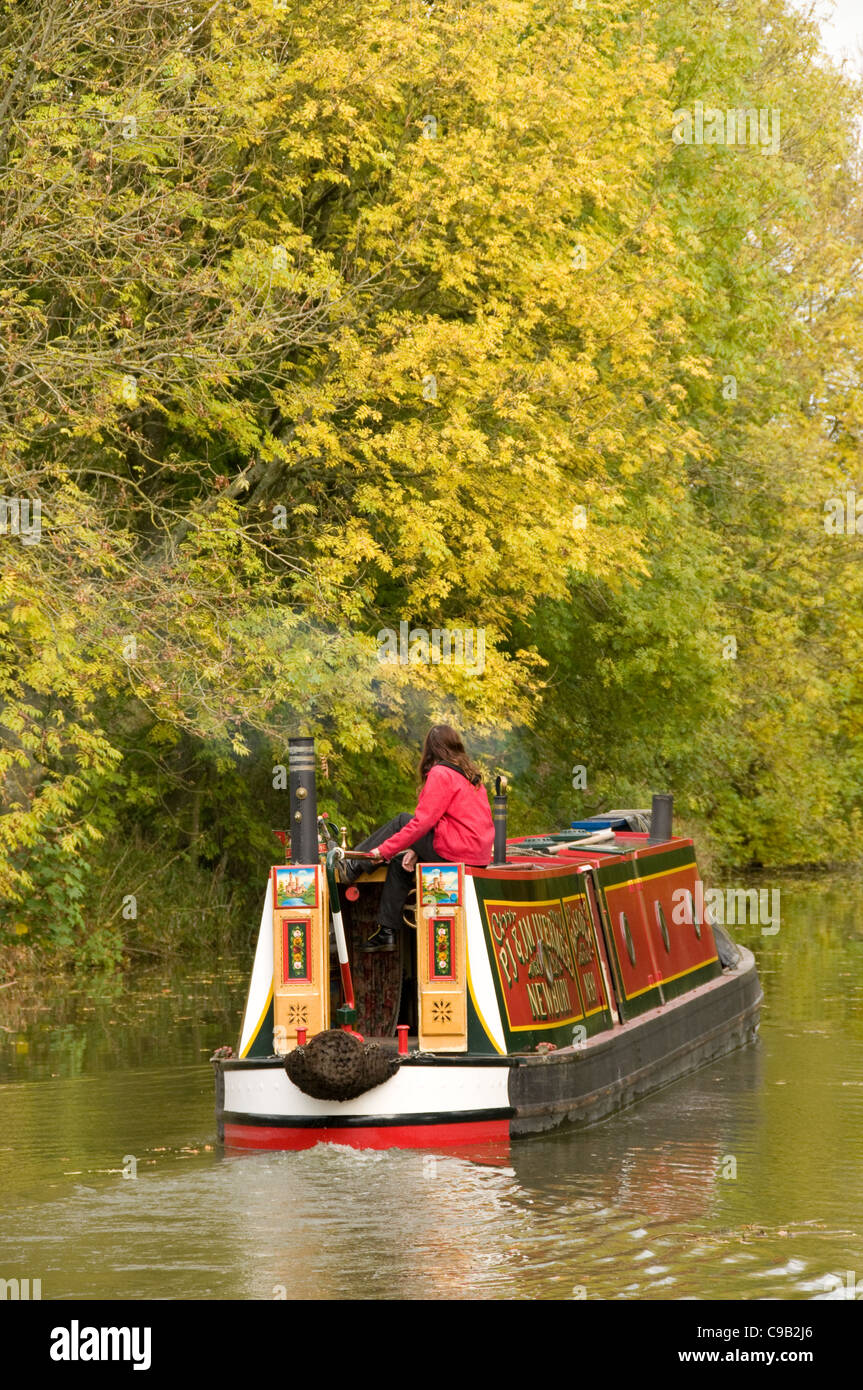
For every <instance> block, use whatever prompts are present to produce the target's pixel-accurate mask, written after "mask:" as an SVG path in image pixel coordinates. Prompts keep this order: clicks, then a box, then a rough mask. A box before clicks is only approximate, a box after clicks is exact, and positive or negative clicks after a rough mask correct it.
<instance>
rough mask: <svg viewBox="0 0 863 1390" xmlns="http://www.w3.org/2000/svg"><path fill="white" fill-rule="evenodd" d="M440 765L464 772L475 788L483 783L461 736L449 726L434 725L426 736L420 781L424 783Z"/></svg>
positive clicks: (421, 759) (480, 774)
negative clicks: (446, 764)
mask: <svg viewBox="0 0 863 1390" xmlns="http://www.w3.org/2000/svg"><path fill="white" fill-rule="evenodd" d="M438 763H448V764H449V766H450V767H457V768H458V770H459V772H463V773H464V775H465V777H466V778H467V780H468V781H469V782H472V783H473V785H474V786H475V787H477V786H479V784H480V782H481V781H482V773H481V772H480V770H479V768H478V767H477V765H476V763H475V762H472V761H471V759H470V758H469V757H468V755H467V752H466V751H465V746H464V744H463V743H462V741H461V735H460V734H458V733H456V731H455V729H453V728H452V727H451V725H449V724H433V725H432V727H431V728H430V729H429V731H428V733H427V734H426V741H425V743H424V744H423V752H422V757H421V758H420V781H421V782H424V781H425V780H426V778H427V777H428V775H429V773H430V772H431V770H432V768H433V767H436V766H437V764H438Z"/></svg>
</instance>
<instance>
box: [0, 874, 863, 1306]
mask: <svg viewBox="0 0 863 1390" xmlns="http://www.w3.org/2000/svg"><path fill="white" fill-rule="evenodd" d="M779 886H780V887H781V892H782V924H781V928H780V931H779V932H778V933H777V934H776V935H775V936H762V935H761V934H760V929H759V928H757V927H749V928H738V929H736V933H735V934H736V935H737V937H738V939H739V940H742V941H744V942H746V944H748V945H750V946H751V947H752V948H753V949H754V950H755V952H756V956H757V959H758V963H759V969H760V973H761V978H762V983H763V986H764V991H765V1006H764V1012H763V1016H762V1028H761V1040H760V1042H759V1043H758V1044H757V1045H756V1046H755V1047H752V1048H749V1049H748V1050H746V1051H744V1052H740V1053H737V1054H735V1055H733V1056H731V1057H729V1058H726V1059H724V1060H723V1061H722V1062H721V1063H718V1064H714V1065H712V1066H710V1067H708V1068H706V1069H705V1070H703V1071H701V1072H699V1073H697V1074H696V1075H695V1076H693V1077H690V1078H688V1079H687V1080H684V1081H682V1082H678V1083H677V1084H675V1085H674V1086H671V1087H669V1088H668V1089H666V1090H665V1091H663V1092H661V1093H660V1094H659V1095H657V1096H655V1097H654V1098H652V1099H651V1100H649V1101H646V1102H643V1103H642V1104H641V1105H639V1106H637V1107H635V1108H633V1109H632V1110H630V1111H628V1112H626V1113H625V1114H624V1115H622V1116H618V1117H617V1118H615V1119H613V1120H610V1121H607V1122H606V1123H604V1124H602V1125H599V1126H596V1127H595V1128H593V1129H591V1130H587V1131H583V1132H581V1133H579V1134H572V1135H558V1136H555V1137H552V1138H542V1139H531V1140H522V1141H520V1142H519V1143H518V1144H516V1145H514V1146H513V1147H512V1150H511V1153H510V1155H509V1157H508V1158H506V1159H505V1160H504V1161H500V1160H498V1161H496V1162H487V1163H477V1162H472V1161H468V1160H466V1159H462V1158H455V1157H446V1156H435V1155H432V1154H422V1153H411V1152H396V1151H389V1152H382V1153H377V1152H361V1151H355V1150H351V1149H346V1148H341V1147H319V1148H316V1149H312V1150H308V1151H306V1152H303V1153H299V1154H250V1155H247V1154H243V1155H227V1156H226V1155H225V1154H224V1153H222V1152H221V1151H220V1149H219V1146H218V1144H217V1142H216V1138H215V1125H214V1119H213V1093H212V1076H211V1069H210V1067H209V1066H208V1064H207V1060H206V1059H207V1057H208V1056H209V1054H210V1052H211V1051H212V1050H213V1049H214V1048H215V1047H217V1046H218V1045H219V1044H221V1043H224V1042H232V1043H234V1044H236V1035H237V1032H238V1027H239V1018H240V1013H241V1010H242V1006H243V1002H244V998H245V989H246V982H247V981H246V965H247V963H246V962H245V961H243V962H237V961H221V962H216V963H215V964H214V965H213V966H212V967H211V968H210V970H209V971H208V972H207V973H206V974H203V973H201V972H197V973H191V972H187V973H185V974H173V975H171V976H170V977H169V976H167V975H160V974H157V973H153V972H149V973H148V974H147V975H145V976H138V977H136V978H133V979H127V980H125V981H123V983H122V986H121V987H120V988H119V989H116V990H115V991H114V992H113V993H109V994H107V995H106V994H105V993H102V994H99V993H94V992H89V993H88V992H87V991H86V990H81V991H79V992H70V991H69V990H67V989H60V988H58V987H55V988H53V989H52V990H51V991H46V993H45V994H44V995H43V996H42V997H41V998H39V999H38V1000H35V1001H34V1000H27V999H25V998H22V997H21V996H20V994H19V991H18V990H17V987H15V986H12V987H10V988H6V989H4V990H2V991H0V1027H2V1029H3V1031H2V1032H0V1212H2V1217H0V1278H7V1279H9V1278H15V1277H17V1278H20V1279H24V1278H29V1279H31V1280H32V1279H41V1281H42V1297H43V1299H49V1298H59V1299H64V1298H76V1297H77V1298H116V1299H135V1298H169V1299H173V1298H179V1299H184V1298H190V1299H201V1298H267V1299H269V1298H273V1297H278V1296H281V1295H282V1294H283V1293H284V1294H287V1296H288V1297H299V1298H304V1299H313V1298H344V1297H350V1298H355V1297H367V1298H387V1297H392V1296H398V1297H407V1298H442V1299H449V1298H465V1297H466V1298H543V1299H545V1298H555V1299H571V1298H573V1297H581V1296H585V1297H587V1298H588V1299H591V1298H645V1299H666V1298H671V1299H680V1298H690V1299H691V1298H722V1299H757V1298H792V1299H810V1298H824V1297H838V1296H840V1293H841V1291H840V1290H839V1289H838V1288H836V1281H835V1280H831V1278H830V1276H831V1275H833V1274H836V1275H839V1276H841V1279H842V1281H843V1283H844V1284H846V1285H847V1277H846V1272H847V1271H852V1272H854V1279H855V1280H856V1279H860V1280H861V1284H860V1289H861V1293H863V1176H861V1165H860V1160H859V1154H860V1151H861V1145H863V882H861V881H860V880H859V879H831V880H820V881H818V882H817V883H816V884H815V886H812V885H811V884H808V883H805V882H802V881H800V882H786V881H779ZM16 996H17V997H16ZM131 1160H134V1162H132V1161H131ZM124 1169H125V1171H126V1172H127V1173H131V1172H132V1171H133V1170H134V1171H135V1173H136V1176H134V1177H127V1176H124Z"/></svg>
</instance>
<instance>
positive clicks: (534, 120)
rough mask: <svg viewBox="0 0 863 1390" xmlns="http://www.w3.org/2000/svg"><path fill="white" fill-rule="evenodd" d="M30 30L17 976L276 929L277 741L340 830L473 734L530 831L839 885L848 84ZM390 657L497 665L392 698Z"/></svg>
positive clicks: (2, 228) (613, 20)
mask: <svg viewBox="0 0 863 1390" xmlns="http://www.w3.org/2000/svg"><path fill="white" fill-rule="evenodd" d="M0 16H2V26H3V38H2V50H0V76H2V81H0V92H2V93H3V95H2V97H0V323H2V334H0V350H2V354H3V371H2V379H0V486H2V495H3V497H4V498H5V499H6V502H7V505H6V509H5V511H4V528H3V534H0V561H2V577H0V734H2V748H0V922H2V926H0V943H2V942H5V943H6V944H7V945H10V944H12V945H18V946H20V945H22V944H23V943H26V944H28V945H29V944H30V943H32V944H33V946H34V947H35V948H37V949H41V950H43V951H45V952H47V953H53V954H54V955H58V956H60V957H62V958H64V959H65V958H69V959H75V960H79V961H84V962H87V963H91V964H102V965H109V966H110V965H113V964H117V963H120V962H122V961H124V960H126V959H134V958H135V956H136V954H139V955H146V954H147V953H153V954H155V955H157V956H158V955H160V954H167V953H170V952H171V951H172V950H181V949H184V948H185V947H186V945H187V944H188V943H190V942H192V941H196V942H198V943H201V942H203V943H207V942H211V943H212V944H214V945H215V944H221V943H223V942H224V941H226V940H228V939H229V938H231V937H232V934H234V939H236V933H237V932H240V933H243V932H247V931H248V929H249V922H250V921H251V922H252V924H254V922H255V921H256V918H257V914H258V900H259V897H260V889H261V882H262V876H263V873H264V872H265V870H266V865H267V864H268V863H269V862H271V860H272V857H273V854H272V851H273V846H274V844H275V842H274V841H273V839H272V829H273V828H284V826H285V824H286V821H287V811H286V803H287V791H286V790H284V789H283V788H284V779H283V776H282V773H281V769H282V768H283V767H284V764H285V763H286V761H287V738H288V735H289V734H291V733H299V732H303V733H313V734H315V736H316V738H317V749H318V753H319V755H320V760H321V771H320V780H319V801H320V805H321V807H322V809H324V810H327V812H328V813H329V814H330V816H331V817H332V818H333V819H334V820H335V821H336V822H337V823H338V824H347V825H348V827H349V834H350V835H351V837H352V838H357V837H358V836H359V835H360V834H361V833H362V832H365V831H367V830H368V829H369V828H370V826H371V825H372V824H373V823H376V822H378V821H379V820H381V819H382V818H386V817H387V816H389V815H391V814H392V813H393V812H394V811H396V810H399V809H403V808H404V807H406V806H409V805H411V804H412V798H413V796H414V790H415V784H414V770H415V764H416V760H417V754H418V747H419V744H420V742H421V739H422V737H423V734H424V732H425V729H426V727H427V725H428V723H429V722H430V721H432V720H436V719H447V720H449V721H451V722H454V723H456V724H458V725H459V726H460V727H461V728H462V729H463V731H464V733H465V736H466V738H467V740H468V742H469V744H470V746H471V749H472V750H473V751H474V752H475V753H476V754H477V755H478V756H479V757H480V758H481V760H482V763H483V766H484V768H485V769H486V770H487V772H488V773H489V774H490V775H493V774H494V772H496V771H497V770H500V769H504V770H506V771H507V772H508V773H509V774H510V775H511V777H512V779H513V787H514V791H513V798H512V826H513V829H514V831H519V830H536V829H540V828H545V827H548V826H549V825H550V824H551V823H555V824H563V825H565V824H567V823H568V822H569V820H570V819H571V818H572V816H573V813H578V814H587V813H591V812H593V811H595V810H597V809H601V808H604V807H608V806H611V805H618V806H620V805H639V806H641V805H645V804H649V796H650V793H651V791H657V790H673V791H674V793H675V798H676V807H677V811H678V814H679V816H680V818H681V821H680V823H681V825H683V826H685V828H686V829H687V830H689V831H690V832H692V833H694V834H696V835H697V836H698V837H699V843H703V844H704V845H705V848H706V851H707V852H708V853H709V854H710V855H711V857H712V861H713V862H714V863H716V864H717V865H722V864H726V865H727V864H729V863H737V864H749V865H768V866H776V867H784V866H789V865H794V864H799V863H802V862H805V863H823V864H826V863H835V862H840V861H852V860H856V859H857V858H858V857H859V849H858V843H859V834H858V832H859V829H860V813H861V786H863V776H861V773H863V741H861V733H863V726H861V710H863V688H861V667H860V663H859V660H858V652H859V644H860V628H861V612H863V609H861V589H863V580H861V566H860V546H861V545H863V541H861V538H860V536H859V535H858V534H857V532H856V493H857V492H858V491H859V493H860V495H861V499H863V478H860V476H859V475H860V471H861V468H860V438H861V394H860V384H859V383H860V339H861V322H863V317H861V280H860V276H861V265H863V257H861V252H863V220H861V213H862V212H863V205H861V182H860V164H859V148H858V144H857V134H856V132H857V129H858V124H857V123H858V122H859V119H860V114H861V88H860V84H859V83H858V82H856V81H855V80H853V79H852V77H851V76H849V75H848V74H842V73H840V72H838V71H837V70H836V68H835V67H834V66H832V65H831V64H830V63H829V62H828V60H827V59H826V58H825V57H824V56H823V54H821V53H820V52H819V48H818V42H817V28H816V26H815V25H814V23H812V22H810V21H809V20H807V19H806V18H805V17H804V16H802V15H801V14H800V13H799V12H798V11H797V10H796V9H794V10H792V9H791V7H790V5H789V4H786V3H785V0H724V3H721V4H716V3H713V0H669V3H667V4H663V5H662V6H657V7H655V8H647V9H645V8H644V7H642V6H633V7H630V8H627V7H625V6H624V7H623V8H621V6H620V5H619V4H618V3H617V2H616V0H614V3H612V0H590V3H589V4H588V5H579V4H572V3H569V0H566V3H564V0H529V2H528V0H481V3H480V0H463V2H462V3H460V4H459V5H458V6H455V5H448V4H445V3H444V4H441V3H437V4H434V5H426V4H424V3H422V0H403V2H402V0H397V3H392V0H368V2H367V3H365V4H363V5H362V6H359V5H353V4H348V5H344V4H342V5H333V4H331V3H330V2H329V0H303V3H298V0H284V3H282V2H281V0H247V2H246V3H229V2H228V0H224V2H221V0H217V2H216V3H212V2H211V0H210V2H209V3H204V2H202V3H199V0H189V2H188V3H184V4H181V5H173V4H171V5H166V4H165V3H163V0H134V2H133V0H111V3H110V4H109V3H107V0H40V3H39V4H38V5H37V4H35V3H14V4H13V3H9V2H8V0H2V3H0ZM711 108H712V109H713V110H714V112H716V111H721V112H723V113H724V112H726V111H728V110H737V111H744V110H746V109H749V110H753V111H755V112H756V113H761V115H760V118H759V119H758V120H757V121H755V122H753V121H752V120H750V121H749V122H748V124H746V131H747V136H746V139H745V140H743V139H741V140H739V141H738V142H737V143H732V141H731V139H730V132H729V129H728V127H727V125H726V123H725V122H724V121H723V125H722V128H721V131H719V128H718V126H717V122H716V119H715V117H711V116H710V114H709V112H710V110H711ZM681 112H682V113H685V116H686V118H688V119H689V121H690V126H691V129H690V134H691V135H692V143H686V142H684V140H683V139H682V138H681V136H680V132H681V128H682V124H683V125H685V120H684V118H683V117H682V116H681V114H680V113H681ZM699 112H700V120H701V125H699ZM705 112H706V113H707V119H706V121H705V119H704V116H705ZM711 122H712V124H711ZM693 132H694V134H693ZM699 132H700V135H701V139H700V140H699V139H698V135H699ZM723 132H724V133H723ZM719 134H721V135H722V138H721V139H720V138H719ZM711 137H712V138H711ZM21 499H30V501H31V510H30V514H29V532H28V530H27V525H25V516H24V513H23V512H22V510H21V508H22V502H21ZM13 501H14V502H15V506H16V507H17V511H16V510H15V509H14V508H13V507H11V506H10V503H11V502H13ZM840 506H841V508H842V509H843V510H842V514H841V521H842V525H841V526H840V525H838V524H836V517H837V509H838V508H840ZM37 507H38V508H41V511H40V513H39V516H38V527H34V524H33V517H34V514H35V513H34V509H35V508H37ZM861 509H863V508H861ZM831 517H832V518H833V520H834V525H833V529H830V524H829V523H830V518H831ZM860 525H861V530H863V521H861V523H860ZM37 532H38V534H37ZM404 623H406V624H408V632H410V630H412V629H419V628H422V629H424V630H425V631H426V632H429V633H432V632H433V631H434V630H435V629H439V630H447V631H449V632H451V633H458V634H461V635H462V636H467V635H468V634H470V635H472V636H473V638H474V639H475V641H474V648H473V650H474V655H476V651H477V646H478V644H479V642H480V641H481V651H482V660H481V662H477V661H476V659H474V660H473V661H472V662H467V661H462V662H461V663H458V662H443V661H442V662H434V661H429V662H426V663H424V664H422V663H418V662H416V661H411V660H407V661H405V662H399V661H386V660H381V656H382V654H384V643H385V636H386V634H389V633H392V634H396V635H397V634H399V632H400V624H404ZM382 634H383V636H382Z"/></svg>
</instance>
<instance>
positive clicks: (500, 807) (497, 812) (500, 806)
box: [492, 777, 507, 864]
mask: <svg viewBox="0 0 863 1390" xmlns="http://www.w3.org/2000/svg"><path fill="white" fill-rule="evenodd" d="M506 787H507V781H506V778H505V777H497V778H495V783H494V806H493V809H492V820H493V821H494V859H493V861H492V862H493V863H494V864H505V863H506Z"/></svg>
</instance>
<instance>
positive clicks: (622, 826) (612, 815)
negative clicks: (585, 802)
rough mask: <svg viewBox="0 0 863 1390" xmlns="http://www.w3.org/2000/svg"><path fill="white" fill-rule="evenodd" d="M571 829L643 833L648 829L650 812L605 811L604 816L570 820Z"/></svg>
mask: <svg viewBox="0 0 863 1390" xmlns="http://www.w3.org/2000/svg"><path fill="white" fill-rule="evenodd" d="M570 829H572V830H630V831H631V830H634V831H637V832H640V833H641V834H644V833H645V832H648V831H649V830H650V812H649V811H641V810H638V811H636V810H632V811H630V810H623V811H606V813H605V815H604V816H588V818H587V820H574V821H571V822H570Z"/></svg>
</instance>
